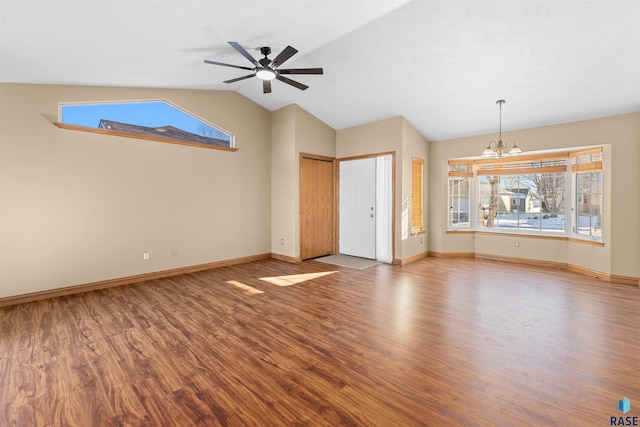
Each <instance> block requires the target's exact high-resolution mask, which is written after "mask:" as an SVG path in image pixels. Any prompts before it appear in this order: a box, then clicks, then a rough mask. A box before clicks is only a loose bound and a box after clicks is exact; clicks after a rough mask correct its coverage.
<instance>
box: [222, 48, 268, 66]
mask: <svg viewBox="0 0 640 427" xmlns="http://www.w3.org/2000/svg"><path fill="white" fill-rule="evenodd" d="M227 43H229V44H230V45H231V47H232V48H234V49H235V50H237V51H238V52H239V53H240V55H242V56H244V57H245V58H247V59H248V60H249V62H251V63H252V64H253V65H255V66H256V67H259V66H260V64H258V61H256V58H254V57H253V56H251V54H250V53H249V52H247V51H246V50H245V48H243V47H242V46H240V43H237V42H227Z"/></svg>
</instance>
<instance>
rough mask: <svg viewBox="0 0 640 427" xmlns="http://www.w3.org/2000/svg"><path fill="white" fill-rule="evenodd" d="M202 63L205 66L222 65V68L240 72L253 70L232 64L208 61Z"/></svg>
mask: <svg viewBox="0 0 640 427" xmlns="http://www.w3.org/2000/svg"><path fill="white" fill-rule="evenodd" d="M204 62H205V64H213V65H222V66H223V67H232V68H240V69H241V70H253V68H249V67H242V66H240V65H233V64H225V63H224V62H217V61H209V60H208V59H205V60H204Z"/></svg>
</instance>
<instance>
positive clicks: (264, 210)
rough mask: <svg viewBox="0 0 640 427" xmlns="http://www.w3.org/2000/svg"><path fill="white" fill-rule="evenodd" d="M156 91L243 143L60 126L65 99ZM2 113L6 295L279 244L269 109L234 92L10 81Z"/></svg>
mask: <svg viewBox="0 0 640 427" xmlns="http://www.w3.org/2000/svg"><path fill="white" fill-rule="evenodd" d="M158 98H163V99H166V100H168V101H170V102H172V103H174V104H176V105H178V106H180V107H182V108H184V109H186V110H188V111H190V112H192V113H194V114H195V115H198V116H200V117H202V118H203V119H205V120H207V121H210V122H212V123H214V124H216V125H218V126H220V127H221V128H223V129H225V130H227V131H229V132H231V133H232V134H234V135H235V137H236V146H237V147H238V151H236V152H228V151H220V150H211V149H203V148H196V147H189V146H182V145H175V144H167V143H159V142H153V141H145V140H138V139H131V138H121V137H114V136H107V135H98V134H92V133H86V132H77V131H70V130H65V129H60V128H58V127H56V126H54V125H53V124H52V121H55V120H57V108H58V103H59V102H76V101H105V100H132V99H158ZM0 118H1V120H2V122H1V123H0V153H1V157H0V215H1V216H0V239H1V241H0V248H1V252H0V297H6V296H12V295H18V294H25V293H30V292H35V291H41V290H48V289H55V288H60V287H65V286H72V285H78V284H86V283H91V282H95V281H101V280H107V279H113V278H120V277H127V276H131V275H137V274H143V273H148V272H154V271H161V270H167V269H171V268H178V267H183V266H190V265H198V264H203V263H209V262H214V261H218V260H227V259H234V258H239V257H244V256H250V255H257V254H264V253H269V252H270V250H271V233H270V227H271V210H270V206H271V200H270V199H271V185H270V183H271V162H270V161H269V159H270V158H271V141H270V140H271V113H270V112H269V111H268V110H266V109H264V108H262V107H260V106H258V105H257V104H255V103H253V102H251V101H249V100H248V99H246V98H244V97H243V96H241V95H239V94H237V93H236V92H230V91H229V92H227V91H196V90H161V89H132V88H112V87H82V86H47V85H22V84H2V85H0ZM173 248H178V255H177V256H172V249H173ZM143 252H149V253H150V259H149V260H147V261H143V260H142V253H143Z"/></svg>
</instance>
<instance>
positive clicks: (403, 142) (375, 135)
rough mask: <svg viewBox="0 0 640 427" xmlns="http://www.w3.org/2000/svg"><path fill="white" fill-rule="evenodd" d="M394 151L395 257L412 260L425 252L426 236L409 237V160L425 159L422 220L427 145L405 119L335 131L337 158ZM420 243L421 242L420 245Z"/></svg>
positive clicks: (427, 209) (426, 180)
mask: <svg viewBox="0 0 640 427" xmlns="http://www.w3.org/2000/svg"><path fill="white" fill-rule="evenodd" d="M390 151H395V153H396V164H395V166H396V170H395V173H396V178H395V200H394V203H395V228H394V234H395V238H394V248H395V253H394V257H395V258H396V259H397V260H403V259H408V258H411V257H413V256H415V255H418V254H420V253H424V252H426V251H427V247H428V246H427V245H428V236H427V235H424V234H422V235H416V236H411V235H410V233H409V231H410V223H409V221H410V217H409V215H410V214H409V211H410V203H409V201H410V200H411V158H412V157H419V158H422V159H424V160H425V184H424V191H425V194H424V196H423V197H424V200H425V218H424V219H423V220H424V224H427V219H426V218H427V217H428V214H427V212H428V211H429V204H428V200H429V199H428V197H427V195H428V190H427V189H428V165H429V163H428V151H429V148H428V142H427V140H426V139H425V138H424V137H423V136H422V135H420V134H419V133H418V131H416V130H415V128H414V127H413V126H412V125H411V124H410V123H409V122H408V121H407V120H406V119H405V118H404V117H393V118H390V119H385V120H380V121H377V122H373V123H368V124H365V125H361V126H356V127H352V128H349V129H344V130H340V131H338V132H337V143H336V155H337V156H338V158H346V157H354V156H364V155H369V154H376V153H385V152H390ZM421 240H422V242H421Z"/></svg>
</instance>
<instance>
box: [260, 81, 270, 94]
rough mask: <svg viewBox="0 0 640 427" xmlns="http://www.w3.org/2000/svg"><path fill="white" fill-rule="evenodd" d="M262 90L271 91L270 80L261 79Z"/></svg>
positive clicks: (264, 91)
mask: <svg viewBox="0 0 640 427" xmlns="http://www.w3.org/2000/svg"><path fill="white" fill-rule="evenodd" d="M262 92H263V93H271V80H263V81H262Z"/></svg>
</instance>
